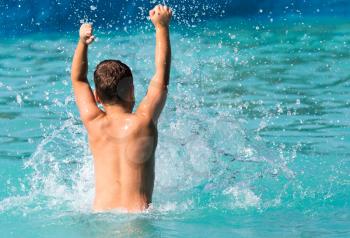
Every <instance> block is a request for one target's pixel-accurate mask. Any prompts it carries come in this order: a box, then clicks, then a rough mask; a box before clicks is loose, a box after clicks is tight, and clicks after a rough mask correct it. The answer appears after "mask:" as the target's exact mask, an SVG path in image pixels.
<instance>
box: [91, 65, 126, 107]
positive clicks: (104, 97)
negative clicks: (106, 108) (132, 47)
mask: <svg viewBox="0 0 350 238" xmlns="http://www.w3.org/2000/svg"><path fill="white" fill-rule="evenodd" d="M129 77H132V73H131V70H130V68H129V67H128V66H127V65H126V64H124V63H122V62H121V61H119V60H104V61H102V62H101V63H99V64H98V65H97V66H96V70H95V72H94V82H95V87H96V94H97V96H98V97H99V98H100V100H101V102H102V103H105V104H116V103H118V102H120V101H123V99H122V98H120V96H119V95H118V84H119V82H120V81H121V80H123V79H124V78H129Z"/></svg>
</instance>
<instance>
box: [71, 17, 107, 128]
mask: <svg viewBox="0 0 350 238" xmlns="http://www.w3.org/2000/svg"><path fill="white" fill-rule="evenodd" d="M94 39H95V37H94V36H93V35H92V26H91V25H90V24H83V25H82V26H81V28H80V39H79V43H78V46H77V48H76V50H75V54H74V57H73V63H72V70H71V78H72V85H73V89H74V95H75V101H76V103H77V106H78V109H79V112H80V118H81V120H82V121H83V123H84V125H87V123H89V122H90V121H92V120H94V119H95V118H97V117H98V116H100V115H101V114H102V113H103V112H102V111H101V110H100V109H99V108H98V106H97V103H96V100H95V97H94V94H93V92H92V90H91V87H90V84H89V81H88V79H87V71H88V57H87V54H88V46H89V44H91V43H92V42H93V41H94Z"/></svg>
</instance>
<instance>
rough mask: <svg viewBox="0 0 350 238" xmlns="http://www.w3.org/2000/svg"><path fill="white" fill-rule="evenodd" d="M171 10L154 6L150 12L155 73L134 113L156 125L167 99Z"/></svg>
mask: <svg viewBox="0 0 350 238" xmlns="http://www.w3.org/2000/svg"><path fill="white" fill-rule="evenodd" d="M171 16H172V10H171V9H170V8H168V7H167V6H161V5H158V6H156V7H155V8H154V9H153V10H151V11H150V18H151V21H152V23H153V24H154V26H155V28H156V50H155V51H156V52H155V63H156V73H155V75H154V76H153V78H152V80H151V82H150V85H149V87H148V91H147V94H146V96H145V98H144V99H143V100H142V102H141V104H140V106H139V108H138V109H137V111H136V113H137V114H140V115H142V116H144V117H145V118H146V119H148V120H153V122H154V123H157V121H158V118H159V116H160V113H161V112H162V110H163V107H164V105H165V101H166V98H167V90H168V84H169V77H170V65H171V46H170V38H169V23H170V20H171Z"/></svg>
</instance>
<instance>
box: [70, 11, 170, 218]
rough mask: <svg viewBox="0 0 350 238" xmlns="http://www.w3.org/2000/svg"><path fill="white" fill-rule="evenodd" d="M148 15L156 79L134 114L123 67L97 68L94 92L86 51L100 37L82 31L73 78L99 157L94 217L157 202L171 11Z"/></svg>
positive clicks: (127, 73) (111, 63) (107, 62)
mask: <svg viewBox="0 0 350 238" xmlns="http://www.w3.org/2000/svg"><path fill="white" fill-rule="evenodd" d="M149 14H150V19H151V21H152V23H153V24H154V26H155V28H156V54H155V61H156V73H155V75H154V77H153V78H152V80H151V82H150V85H149V88H148V91H147V94H146V96H145V97H144V99H143V100H142V101H141V103H140V105H139V107H138V108H137V110H136V111H135V112H134V113H133V112H132V110H133V107H134V102H135V100H134V86H133V77H132V73H131V70H130V69H129V67H128V66H127V65H125V64H123V63H122V62H120V61H117V60H105V61H102V62H101V63H100V64H98V65H97V67H96V70H95V72H94V82H95V87H96V90H95V92H92V90H91V88H90V85H89V82H88V80H87V69H88V60H87V51H88V45H89V44H91V43H92V42H93V41H94V39H95V37H94V36H93V34H92V26H91V25H89V24H83V25H82V26H81V28H80V40H79V43H78V46H77V48H76V51H75V54H74V58H73V63H72V73H71V78H72V84H73V89H74V94H75V100H76V103H77V106H78V109H79V112H80V117H81V120H82V122H83V124H84V126H85V128H86V129H87V132H88V136H89V145H90V148H91V152H92V154H93V157H94V168H95V185H96V190H95V200H94V210H95V211H105V210H110V209H125V210H127V211H130V212H135V211H142V210H145V209H147V208H148V206H149V204H150V203H151V202H152V192H153V185H154V154H155V150H156V147H157V139H158V135H157V121H158V118H159V116H160V113H161V111H162V109H163V107H164V105H165V101H166V98H167V86H168V83H169V75H170V62H171V47H170V39H169V22H170V20H171V16H172V10H171V9H170V8H168V7H166V6H162V5H158V6H156V7H155V8H154V9H152V10H151V11H150V12H149ZM97 103H100V104H102V105H103V108H104V111H102V110H100V109H99V108H98V106H97Z"/></svg>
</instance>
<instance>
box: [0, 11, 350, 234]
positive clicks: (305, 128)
mask: <svg viewBox="0 0 350 238" xmlns="http://www.w3.org/2000/svg"><path fill="white" fill-rule="evenodd" d="M126 30H128V29H126ZM96 34H97V36H98V38H99V39H98V41H97V42H96V43H95V44H94V45H93V46H92V47H91V51H90V71H92V70H93V68H94V66H95V65H96V64H97V63H98V62H99V61H101V60H103V59H106V58H118V59H122V60H123V61H125V62H126V63H127V64H129V65H130V66H131V67H132V69H133V73H134V77H135V84H136V85H135V90H136V96H137V100H138V101H139V100H140V99H141V98H142V95H144V94H145V92H146V86H147V83H148V80H149V79H150V77H151V76H152V73H153V69H154V66H153V57H154V44H153V42H154V35H153V34H152V33H150V31H149V30H147V29H145V28H142V29H141V30H135V32H132V31H130V32H125V31H122V30H119V31H117V33H111V32H101V31H100V32H99V31H97V32H96ZM76 40H77V39H76V36H75V35H74V34H73V33H72V34H62V35H60V34H36V35H29V36H24V37H18V38H11V39H2V42H1V44H0V91H1V97H0V166H1V170H0V231H1V237H28V238H29V237H66V238H69V237H104V238H105V237H349V236H350V176H349V172H350V152H349V151H350V97H349V90H350V23H349V22H348V21H347V20H342V19H334V18H333V19H326V18H325V19H321V18H318V19H314V18H310V19H306V18H304V19H302V20H300V19H293V18H290V19H288V20H283V19H279V20H273V19H271V20H269V21H268V22H260V21H258V20H256V21H253V20H251V21H248V20H247V19H226V20H212V21H210V22H207V23H202V24H201V25H198V26H197V27H193V28H189V29H184V28H181V29H180V28H176V29H173V30H172V43H173V68H172V78H171V83H170V90H169V101H168V103H167V107H166V109H165V111H164V113H163V115H162V117H161V119H160V123H159V146H158V150H157V156H156V157H157V159H156V181H155V190H154V204H153V206H152V208H151V209H150V210H149V211H147V212H145V213H142V214H123V213H118V212H115V213H107V214H94V213H92V212H91V204H92V200H93V196H94V180H93V167H92V157H91V153H90V151H89V149H88V146H87V138H86V132H85V130H84V129H83V127H82V125H81V123H80V121H79V118H78V114H77V110H76V108H75V104H74V100H73V97H72V90H71V86H70V79H69V74H70V63H71V56H72V54H73V50H74V47H75V43H76ZM150 42H152V44H151V43H150ZM90 76H91V72H90Z"/></svg>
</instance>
